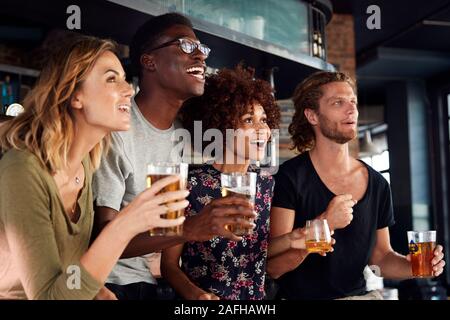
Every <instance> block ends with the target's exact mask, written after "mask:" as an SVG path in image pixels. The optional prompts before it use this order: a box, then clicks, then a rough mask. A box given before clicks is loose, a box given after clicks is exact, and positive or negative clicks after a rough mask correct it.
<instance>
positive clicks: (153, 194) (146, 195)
mask: <svg viewBox="0 0 450 320" xmlns="http://www.w3.org/2000/svg"><path fill="white" fill-rule="evenodd" d="M178 180H179V177H177V176H169V177H166V178H163V179H161V180H158V181H156V182H155V183H154V184H153V185H152V186H151V187H150V188H148V189H146V190H145V191H143V192H142V193H140V194H139V195H138V196H137V197H135V198H134V200H133V201H132V202H130V204H129V205H128V206H126V207H125V208H124V209H123V210H122V211H121V212H120V213H119V215H118V216H122V217H123V218H125V219H126V221H127V223H126V224H127V226H128V227H129V228H128V230H129V232H130V233H131V237H134V236H136V235H137V234H139V233H142V232H146V231H148V230H150V229H153V228H167V227H174V226H178V225H180V224H182V223H183V222H184V219H185V218H184V217H179V218H177V219H164V218H161V215H162V214H165V213H167V212H169V211H176V210H181V209H184V208H186V207H187V206H188V204H189V202H188V201H187V200H185V198H186V197H187V196H188V194H189V192H188V191H187V190H179V191H170V192H164V193H161V194H158V192H160V191H161V190H162V189H163V188H164V187H166V186H167V185H169V184H171V183H174V182H176V181H178Z"/></svg>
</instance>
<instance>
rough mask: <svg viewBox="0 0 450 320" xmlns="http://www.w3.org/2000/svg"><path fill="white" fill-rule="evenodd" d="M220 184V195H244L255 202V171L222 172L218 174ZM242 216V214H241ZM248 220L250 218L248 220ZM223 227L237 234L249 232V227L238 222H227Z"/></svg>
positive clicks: (241, 234)
mask: <svg viewBox="0 0 450 320" xmlns="http://www.w3.org/2000/svg"><path fill="white" fill-rule="evenodd" d="M220 182H221V185H222V189H221V191H222V197H227V196H241V197H245V198H246V199H247V200H248V201H250V202H251V203H252V204H255V195H256V173H255V172H247V173H240V172H232V173H222V174H221V175H220ZM241 217H242V216H241ZM249 221H250V220H249ZM225 229H227V230H229V231H231V232H233V233H234V234H235V235H237V236H243V235H246V234H250V233H251V231H252V230H251V229H248V228H244V226H243V225H242V224H240V223H238V224H228V225H226V226H225Z"/></svg>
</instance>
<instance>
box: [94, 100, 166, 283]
mask: <svg viewBox="0 0 450 320" xmlns="http://www.w3.org/2000/svg"><path fill="white" fill-rule="evenodd" d="M174 130H175V126H174V125H172V127H171V128H169V129H167V130H159V129H157V128H155V127H154V126H153V125H151V124H150V123H149V122H148V121H147V120H146V119H145V118H144V116H143V115H142V113H141V112H140V111H139V108H138V107H137V105H136V102H135V101H134V99H133V100H132V108H131V128H130V129H129V130H128V131H122V132H113V133H112V139H111V148H110V150H109V152H108V154H107V155H106V156H104V157H103V159H102V161H101V164H100V167H99V169H98V170H97V171H96V172H95V174H94V179H93V191H94V197H95V201H96V204H97V205H98V206H104V207H109V208H112V209H115V210H117V211H119V210H121V209H122V208H123V207H124V206H126V205H127V204H128V203H130V202H131V201H132V200H133V198H134V197H136V196H137V195H138V194H139V193H141V192H142V191H144V189H145V188H146V182H145V178H146V173H147V164H148V163H150V162H167V161H170V154H171V150H172V148H173V142H172V141H171V136H172V133H173V132H174ZM148 257H149V255H146V256H142V257H135V258H128V259H120V260H119V261H118V263H117V264H116V266H115V267H114V268H113V270H112V272H111V274H110V275H109V277H108V279H107V282H109V283H114V284H118V285H126V284H130V283H136V282H148V283H156V280H155V279H154V277H153V276H152V274H151V273H150V270H149V268H148V266H147V261H146V260H147V259H146V258H148Z"/></svg>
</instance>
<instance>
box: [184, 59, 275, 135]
mask: <svg viewBox="0 0 450 320" xmlns="http://www.w3.org/2000/svg"><path fill="white" fill-rule="evenodd" d="M255 102H257V103H259V104H261V106H262V107H263V109H264V111H265V113H266V116H267V125H268V126H269V128H270V129H276V128H278V126H279V122H280V110H279V107H278V105H277V104H276V103H275V98H274V96H273V89H272V87H271V86H270V84H269V83H268V82H267V81H264V80H260V79H255V78H254V69H252V68H245V67H243V66H242V65H241V64H239V65H238V66H236V67H235V68H234V69H227V68H223V69H221V70H219V72H218V73H217V74H213V75H208V76H207V77H206V82H205V92H204V94H203V95H202V96H199V97H194V98H191V99H189V100H187V101H186V102H185V103H184V105H183V107H182V109H181V110H180V114H179V115H180V119H181V122H182V124H183V126H184V128H186V129H188V130H189V132H190V133H191V136H192V137H194V121H202V130H203V132H204V131H206V130H208V129H212V128H215V129H219V130H220V131H221V132H222V134H223V135H224V137H225V133H226V131H225V130H226V129H237V128H238V126H239V121H240V118H241V117H242V116H243V115H245V114H246V113H247V112H248V106H249V105H253V104H254V103H255Z"/></svg>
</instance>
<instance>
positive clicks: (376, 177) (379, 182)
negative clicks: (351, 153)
mask: <svg viewBox="0 0 450 320" xmlns="http://www.w3.org/2000/svg"><path fill="white" fill-rule="evenodd" d="M358 162H359V163H360V164H361V166H362V167H364V168H366V169H367V174H368V176H369V180H370V181H372V182H373V185H374V186H375V187H379V188H383V189H384V188H386V187H389V183H388V182H387V180H386V178H385V177H384V176H383V175H382V174H381V173H380V172H378V171H377V170H375V169H374V168H372V167H371V166H370V165H369V164H367V163H365V162H364V161H362V160H358Z"/></svg>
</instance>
